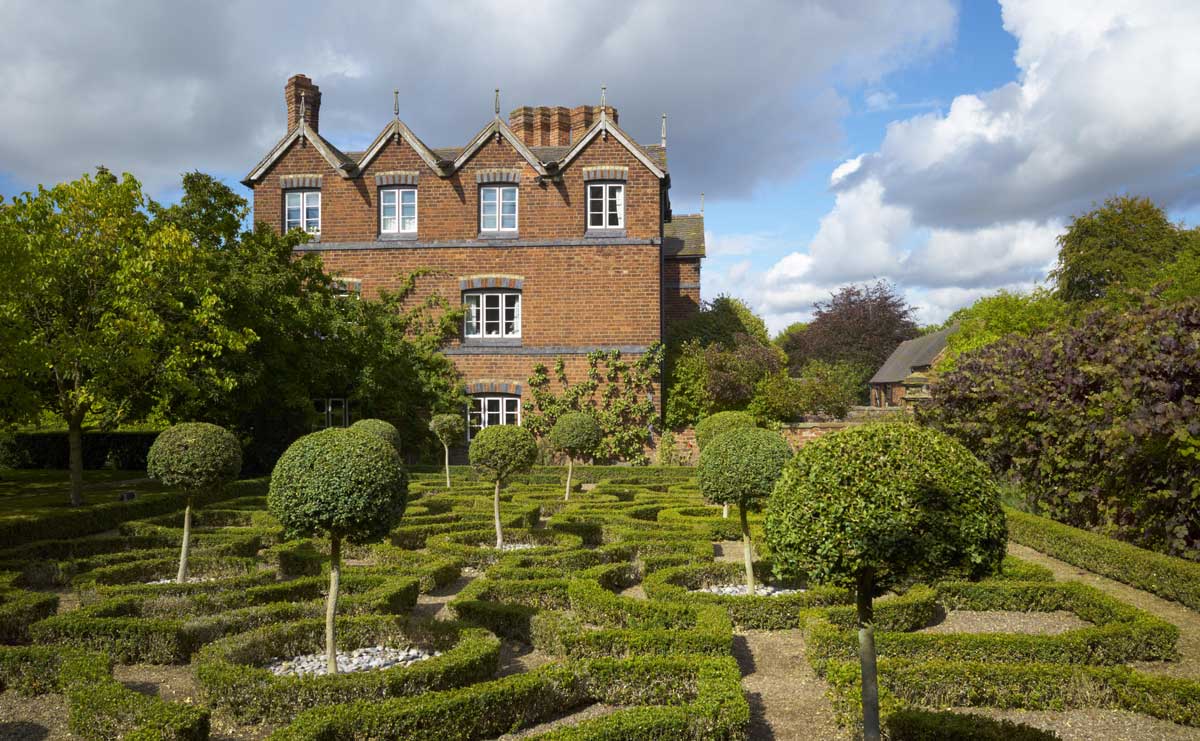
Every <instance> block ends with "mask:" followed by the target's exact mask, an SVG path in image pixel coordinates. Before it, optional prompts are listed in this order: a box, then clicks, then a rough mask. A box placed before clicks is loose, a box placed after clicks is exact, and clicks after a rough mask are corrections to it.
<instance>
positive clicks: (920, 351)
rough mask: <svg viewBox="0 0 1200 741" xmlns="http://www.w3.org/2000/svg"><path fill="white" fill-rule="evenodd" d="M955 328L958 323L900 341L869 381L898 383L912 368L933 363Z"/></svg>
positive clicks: (910, 372) (956, 328)
mask: <svg viewBox="0 0 1200 741" xmlns="http://www.w3.org/2000/svg"><path fill="white" fill-rule="evenodd" d="M957 330H958V325H957V324H954V325H951V326H949V327H946V328H945V329H942V330H938V331H937V332H932V333H930V334H927V335H924V336H923V337H917V338H915V339H911V340H906V341H904V342H901V343H900V347H897V348H896V349H895V350H894V351H893V352H892V354H891V355H889V356H888V359H887V360H886V361H884V363H883V366H882V367H880V369H879V370H878V371H876V372H875V375H873V376H871V383H900V382H902V381H903V380H904V379H906V378H908V377H909V376H910V375H911V374H912V372H913V369H914V368H921V367H925V366H930V365H933V361H934V360H936V359H937V356H938V355H939V354H940V353H941V352H942V350H945V349H946V339H947V338H948V337H949V336H950V335H951V334H953V333H954V332H955V331H957Z"/></svg>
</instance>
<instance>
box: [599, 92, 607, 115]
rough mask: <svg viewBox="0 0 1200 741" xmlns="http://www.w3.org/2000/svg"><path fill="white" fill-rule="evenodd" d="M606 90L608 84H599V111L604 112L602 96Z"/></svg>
mask: <svg viewBox="0 0 1200 741" xmlns="http://www.w3.org/2000/svg"><path fill="white" fill-rule="evenodd" d="M607 92H608V85H601V86H600V113H601V114H603V113H604V96H605V94H606V93H607Z"/></svg>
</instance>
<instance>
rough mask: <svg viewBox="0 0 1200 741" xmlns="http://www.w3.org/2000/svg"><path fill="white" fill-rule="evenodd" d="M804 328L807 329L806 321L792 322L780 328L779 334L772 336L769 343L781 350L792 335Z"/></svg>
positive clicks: (802, 330)
mask: <svg viewBox="0 0 1200 741" xmlns="http://www.w3.org/2000/svg"><path fill="white" fill-rule="evenodd" d="M806 329H808V322H792V323H791V324H789V325H787V326H786V327H784V328H783V329H782V330H780V332H779V334H777V335H775V336H774V337H772V338H771V343H772V344H773V345H775V346H776V347H778V348H779V349H781V350H782V349H784V345H785V344H786V343H787V341H788V339H789V338H790V337H791V336H792V335H798V334H800V333H802V332H804V330H806Z"/></svg>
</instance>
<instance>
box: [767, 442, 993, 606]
mask: <svg viewBox="0 0 1200 741" xmlns="http://www.w3.org/2000/svg"><path fill="white" fill-rule="evenodd" d="M764 524H765V527H766V536H767V542H768V544H769V545H770V548H771V553H772V557H773V558H774V560H775V564H776V571H777V573H778V574H779V575H780V576H785V577H786V576H797V575H801V574H807V575H808V576H809V577H810V578H811V579H814V580H815V581H818V582H824V583H830V584H842V585H851V584H853V583H854V579H855V574H857V573H858V572H859V571H860V570H862V569H864V568H872V569H874V570H875V583H876V585H877V587H881V588H886V587H888V586H891V585H895V584H896V583H898V582H900V581H903V580H904V579H906V578H910V577H911V578H937V577H939V576H941V575H944V574H945V573H947V572H950V571H955V572H957V571H958V570H960V569H961V570H962V571H964V572H965V574H966V575H967V576H969V577H972V578H974V577H981V576H984V575H987V574H990V573H993V572H994V571H995V570H996V569H997V568H998V567H999V565H1000V561H1001V559H1003V558H1004V551H1005V545H1006V542H1007V540H1008V534H1007V528H1006V526H1005V521H1004V512H1003V510H1002V509H1001V507H1000V493H999V489H998V488H997V486H996V484H995V482H994V481H993V479H992V475H991V472H990V471H989V470H988V468H987V467H986V466H985V465H984V464H982V463H980V462H979V460H978V459H977V458H976V457H975V456H974V455H972V454H971V452H970V451H969V450H967V449H966V448H965V447H963V446H962V445H961V444H960V443H958V441H956V440H954V439H953V438H950V437H948V436H947V435H944V434H942V433H940V432H937V431H935V430H931V429H928V428H925V427H918V426H916V425H914V424H910V423H903V422H898V423H887V424H869V425H863V426H861V427H855V428H851V429H848V430H844V431H841V432H835V433H831V434H828V435H825V436H823V437H820V438H817V439H816V440H813V441H812V442H809V443H807V444H806V445H805V446H804V447H802V448H801V449H800V451H799V452H798V453H797V454H796V456H795V457H794V458H793V459H792V461H791V462H790V463H788V465H787V466H785V467H784V469H783V474H782V475H781V476H780V478H779V483H778V484H776V486H775V490H774V491H773V492H772V493H771V497H770V499H769V501H768V504H767V512H766V518H765V523H764Z"/></svg>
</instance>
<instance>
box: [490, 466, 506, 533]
mask: <svg viewBox="0 0 1200 741" xmlns="http://www.w3.org/2000/svg"><path fill="white" fill-rule="evenodd" d="M492 511H493V512H494V513H495V515H496V547H497V548H499V547H501V546H502V545H504V534H503V533H501V532H500V479H496V495H495V497H493V498H492Z"/></svg>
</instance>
